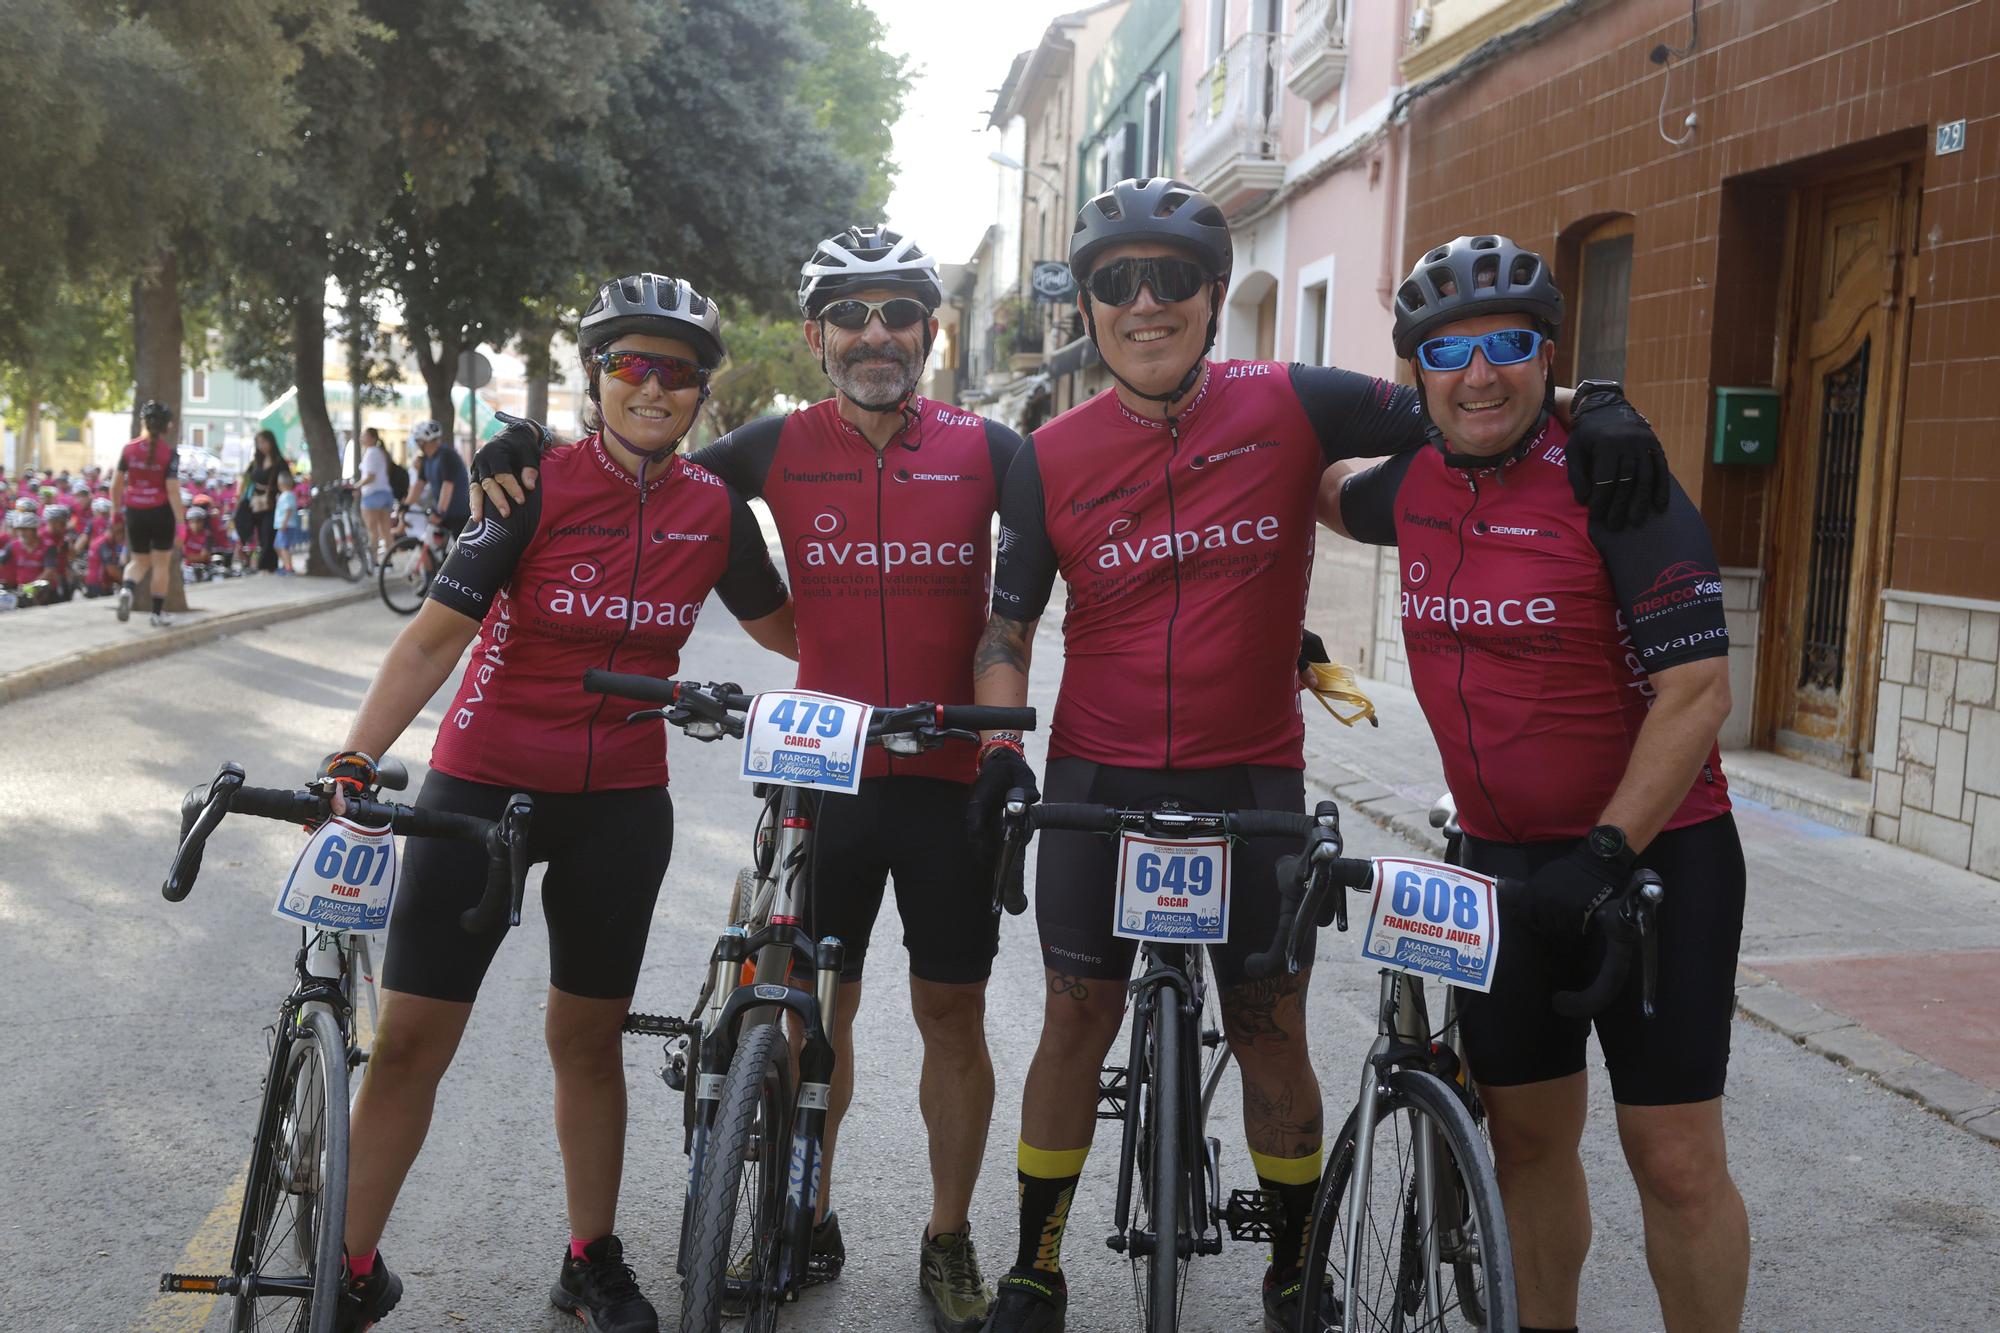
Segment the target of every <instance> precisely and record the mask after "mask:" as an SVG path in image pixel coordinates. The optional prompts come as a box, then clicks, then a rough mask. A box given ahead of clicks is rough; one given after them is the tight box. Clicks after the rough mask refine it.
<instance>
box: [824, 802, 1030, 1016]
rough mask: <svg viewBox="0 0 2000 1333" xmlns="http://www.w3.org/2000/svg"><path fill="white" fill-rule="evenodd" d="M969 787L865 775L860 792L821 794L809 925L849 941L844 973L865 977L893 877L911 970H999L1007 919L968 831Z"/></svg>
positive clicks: (944, 974)
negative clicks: (996, 909) (996, 958)
mask: <svg viewBox="0 0 2000 1333" xmlns="http://www.w3.org/2000/svg"><path fill="white" fill-rule="evenodd" d="M967 791H968V788H967V787H966V785H965V784H964V783H962V782H952V781H949V780H946V779H943V778H923V777H890V778H865V779H863V780H862V783H861V790H860V791H859V792H858V793H857V794H855V795H853V796H838V795H834V794H831V793H828V794H825V795H824V796H822V797H821V798H820V801H819V816H818V819H817V820H816V821H815V825H814V828H813V872H812V887H811V892H810V895H809V898H808V903H807V910H806V924H807V932H808V933H809V934H811V935H812V936H814V937H815V938H824V937H825V936H828V935H837V936H839V937H840V939H841V941H842V942H843V943H844V944H845V945H846V946H847V952H846V955H845V961H844V962H843V964H842V967H841V977H842V979H843V980H846V981H859V980H860V979H861V972H862V967H863V965H864V964H865V963H866V962H867V958H868V937H869V936H870V935H871V934H873V933H874V930H875V917H876V914H877V913H878V912H880V911H881V910H882V896H883V892H884V888H885V885H886V883H887V882H888V881H889V880H890V879H893V880H894V881H895V885H896V910H897V911H898V912H899V913H901V915H902V918H903V947H904V949H906V950H908V951H909V955H910V975H911V976H913V977H916V978H918V979H919V980H922V981H935V982H940V983H943V984H946V985H966V984H971V983H976V982H981V981H984V980H986V978H987V977H988V976H990V975H992V972H993V955H994V953H995V952H996V950H997V949H998V948H999V941H1000V923H999V921H998V920H997V919H995V917H994V915H993V885H992V880H991V879H990V878H988V877H987V876H985V875H983V874H981V873H980V870H979V866H978V864H977V862H976V860H975V858H974V857H973V855H972V844H971V842H970V840H969V839H968V837H967V835H966V828H965V802H966V794H967Z"/></svg>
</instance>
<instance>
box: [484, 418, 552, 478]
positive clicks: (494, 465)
mask: <svg viewBox="0 0 2000 1333" xmlns="http://www.w3.org/2000/svg"><path fill="white" fill-rule="evenodd" d="M500 419H501V420H502V421H505V422H506V423H507V428H506V429H505V430H503V431H501V432H500V433H499V434H498V435H495V436H494V437H493V438H492V439H490V440H488V441H487V442H486V443H485V445H483V446H482V447H481V448H480V450H479V452H478V453H476V454H474V455H473V456H472V484H473V485H475V486H477V485H478V484H479V483H480V482H482V481H485V480H487V479H488V478H490V477H498V476H504V475H512V476H516V477H518V476H520V475H521V473H522V472H523V471H524V470H525V469H527V468H531V467H532V468H539V467H540V466H541V465H542V451H543V450H545V449H547V448H548V447H549V445H550V443H551V442H552V437H551V436H550V435H549V428H548V427H547V426H544V425H543V424H542V423H541V422H539V421H530V420H528V419H527V418H526V417H517V416H511V415H509V414H508V413H506V412H502V413H501V414H500Z"/></svg>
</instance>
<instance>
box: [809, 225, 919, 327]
mask: <svg viewBox="0 0 2000 1333" xmlns="http://www.w3.org/2000/svg"><path fill="white" fill-rule="evenodd" d="M874 288H887V289H888V290H890V291H894V292H898V293H900V294H902V295H904V296H913V297H915V298H916V299H917V300H919V301H922V302H923V303H924V308H925V309H926V310H932V311H935V310H936V309H937V308H938V307H939V306H941V305H943V304H944V283H942V282H941V281H939V279H938V269H937V261H936V260H935V259H932V258H931V257H930V256H929V255H927V254H925V253H924V252H923V251H922V250H921V249H919V248H918V247H917V243H916V242H915V241H913V240H911V239H910V238H909V237H907V236H903V235H900V234H899V233H897V232H893V231H891V230H889V229H888V228H887V227H849V228H848V229H847V230H846V231H844V232H842V233H840V235H838V236H829V237H827V238H826V239H825V240H823V241H821V242H820V243H819V245H818V247H817V248H816V249H814V250H813V252H812V258H810V259H808V260H806V262H805V264H804V266H803V267H801V268H800V269H799V310H800V312H801V313H803V314H804V315H805V317H806V318H807V319H818V318H819V312H820V311H822V310H824V309H826V307H827V305H828V303H829V302H832V301H836V300H838V299H840V298H841V297H843V296H847V295H849V294H851V293H853V292H858V291H867V290H870V289H874Z"/></svg>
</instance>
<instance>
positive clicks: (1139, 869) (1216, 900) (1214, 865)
mask: <svg viewBox="0 0 2000 1333" xmlns="http://www.w3.org/2000/svg"><path fill="white" fill-rule="evenodd" d="M1111 929H1112V932H1113V933H1114V934H1118V935H1122V936H1124V937H1125V938H1126V939H1128V940H1172V941H1175V942H1176V943H1182V944H1221V943H1222V942H1223V941H1224V940H1227V939H1228V938H1229V840H1228V839H1227V838H1184V839H1169V838H1149V837H1147V836H1145V835H1144V834H1141V833H1127V834H1124V835H1123V836H1121V837H1120V838H1119V840H1118V900H1117V912H1116V916H1115V919H1114V920H1113V921H1112V923H1111Z"/></svg>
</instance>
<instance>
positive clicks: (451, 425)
mask: <svg viewBox="0 0 2000 1333" xmlns="http://www.w3.org/2000/svg"><path fill="white" fill-rule="evenodd" d="M438 342H439V344H440V345H439V348H438V351H437V353H436V354H435V355H433V354H432V352H431V340H430V335H429V334H427V333H423V332H419V333H418V335H417V336H416V337H415V338H413V339H412V340H411V346H412V347H413V348H414V349H415V351H416V354H417V369H418V370H419V371H421V372H422V373H423V377H424V388H425V389H427V390H429V391H430V399H431V419H432V420H433V421H435V422H437V423H438V425H440V426H443V427H444V433H445V438H446V439H448V440H453V441H456V440H457V438H458V424H457V421H456V419H455V418H454V416H453V414H452V403H451V385H452V381H453V380H455V379H457V378H458V355H459V353H460V352H463V351H464V350H465V338H464V335H463V334H461V333H458V332H448V333H444V334H441V335H440V336H439V338H438Z"/></svg>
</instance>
